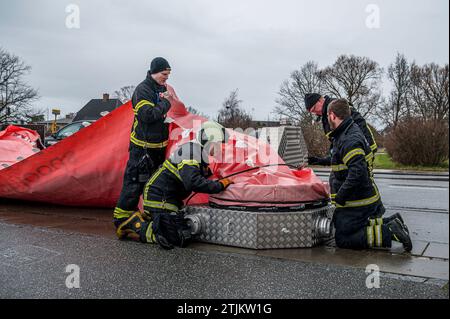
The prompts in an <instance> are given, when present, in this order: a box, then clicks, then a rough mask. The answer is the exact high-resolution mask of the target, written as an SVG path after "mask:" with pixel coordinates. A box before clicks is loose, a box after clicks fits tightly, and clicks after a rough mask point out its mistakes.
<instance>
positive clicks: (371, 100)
mask: <svg viewBox="0 0 450 319" xmlns="http://www.w3.org/2000/svg"><path fill="white" fill-rule="evenodd" d="M382 74H383V69H382V68H381V67H380V66H379V65H378V63H377V62H375V61H372V60H371V59H369V58H367V57H359V56H355V55H341V56H339V57H338V58H337V59H336V61H335V62H334V64H333V65H332V66H329V67H327V68H325V69H324V70H322V71H321V72H320V79H321V80H322V81H323V85H324V93H327V94H330V95H332V96H334V97H337V98H345V99H347V100H348V101H349V102H350V103H352V104H353V106H354V107H355V108H356V110H357V111H358V112H360V113H361V115H362V116H363V117H365V118H366V117H370V116H374V115H375V113H376V109H377V108H378V106H379V102H380V99H381V89H380V81H381V75H382Z"/></svg>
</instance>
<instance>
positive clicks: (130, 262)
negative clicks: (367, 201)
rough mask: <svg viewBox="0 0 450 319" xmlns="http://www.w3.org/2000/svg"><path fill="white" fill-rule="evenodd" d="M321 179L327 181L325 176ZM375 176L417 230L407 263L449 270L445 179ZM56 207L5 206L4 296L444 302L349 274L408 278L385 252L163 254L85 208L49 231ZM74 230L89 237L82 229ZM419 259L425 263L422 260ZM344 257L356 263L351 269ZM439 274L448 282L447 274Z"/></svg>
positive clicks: (444, 292) (433, 293) (400, 283)
mask: <svg viewBox="0 0 450 319" xmlns="http://www.w3.org/2000/svg"><path fill="white" fill-rule="evenodd" d="M320 175H322V178H324V179H326V174H320ZM381 177H382V178H378V177H377V184H378V186H379V188H380V192H381V194H382V196H383V201H384V203H385V205H386V207H387V208H388V214H390V213H391V212H394V211H400V212H402V214H403V216H404V217H405V220H406V222H407V223H408V225H410V229H413V237H414V238H413V240H419V241H420V242H417V243H419V244H420V243H423V247H422V248H420V247H419V245H416V247H417V248H418V250H420V251H422V250H423V252H422V253H420V252H418V253H417V255H418V257H414V258H412V259H411V261H412V262H413V264H414V263H416V265H417V263H418V262H420V263H424V266H425V267H427V266H426V265H425V264H426V263H429V265H430V267H431V266H432V263H440V264H439V265H441V264H442V265H441V266H439V267H440V268H439V269H441V268H442V266H445V267H446V268H447V269H448V237H449V236H448V233H449V232H448V225H449V223H448V218H449V217H448V216H449V215H448V181H439V180H424V179H419V180H417V178H415V177H414V176H412V177H411V179H406V178H401V179H398V176H392V177H391V178H389V176H387V175H383V176H381ZM5 207H8V206H5ZM0 208H1V205H0ZM24 210H28V214H32V215H33V216H35V217H39V216H42V218H41V219H39V220H38V219H37V220H35V223H34V224H33V225H28V224H27V223H26V221H24V220H23V218H22V219H21V217H20V215H21V214H19V213H20V212H21V211H24ZM59 210H61V209H60V208H52V207H45V206H43V207H42V208H39V207H37V208H27V207H26V205H23V206H21V205H19V206H9V208H6V209H4V211H9V213H8V214H9V217H8V216H7V215H3V218H4V219H3V220H2V218H0V234H1V236H0V298H172V299H173V298H227V299H229V298H231V299H241V298H368V299H372V298H388V299H390V298H447V299H448V288H447V289H443V288H442V286H443V283H445V281H443V280H442V279H441V280H432V279H431V280H425V281H424V279H423V278H419V277H403V276H392V275H388V274H382V276H381V278H380V288H379V289H368V288H367V287H366V279H367V274H366V273H365V271H364V270H365V269H364V267H359V268H356V267H352V263H356V261H355V258H356V259H358V256H360V258H363V259H364V258H367V257H369V259H370V260H376V261H377V262H380V263H381V259H379V258H381V257H382V259H383V260H384V263H385V264H386V265H392V266H395V265H396V264H399V261H401V262H400V266H401V267H403V268H404V269H405V270H406V271H405V273H412V274H414V273H415V271H416V270H414V269H415V268H414V267H412V266H411V265H412V264H411V265H410V264H409V259H408V258H407V257H403V256H400V255H397V256H395V260H396V261H395V262H394V259H392V257H389V255H388V254H382V253H381V252H380V253H379V254H378V253H377V254H373V255H372V254H367V253H365V252H362V253H359V252H353V253H352V251H348V250H340V251H336V252H329V251H328V250H324V249H322V248H321V247H318V248H316V249H303V250H302V249H300V250H280V251H275V252H272V253H271V252H270V251H268V252H267V253H265V252H264V251H263V252H261V253H262V254H263V255H259V254H253V253H248V252H244V253H242V254H240V253H234V252H233V250H229V251H226V250H221V249H219V247H221V246H214V245H209V246H207V247H206V248H204V249H201V248H200V249H199V248H195V246H194V248H191V249H176V250H173V251H170V252H167V251H163V250H161V249H159V248H158V247H154V246H151V245H142V244H138V243H133V242H121V241H117V240H116V239H114V236H113V235H112V234H111V233H112V232H111V224H110V219H109V218H110V217H109V211H107V210H106V211H98V212H96V213H95V214H94V212H89V211H88V212H87V213H88V215H89V216H93V217H92V218H93V219H92V218H84V217H83V218H81V217H76V215H77V209H74V208H71V209H65V210H62V212H64V214H66V216H67V217H70V218H72V217H74V218H75V219H73V220H74V221H76V223H78V225H74V227H73V228H71V227H70V226H67V225H66V226H64V229H58V228H48V227H47V226H50V225H47V224H48V221H49V219H48V218H49V217H50V215H45V214H52V216H53V214H56V216H57V217H55V218H53V217H52V221H51V223H52V225H51V226H56V225H59V224H61V223H62V222H63V220H67V219H66V217H63V216H64V215H62V216H61V215H60V214H61V212H60V211H59ZM0 211H1V209H0ZM105 213H107V216H106V215H105ZM42 214H44V215H42ZM104 215H105V216H104ZM14 216H17V217H14ZM0 217H2V216H1V214H0ZM25 219H26V218H25ZM80 223H81V224H83V225H85V226H83V227H84V228H85V229H86V230H89V233H90V234H91V235H87V234H83V233H80V232H79V231H78V229H79V227H80V226H79V225H80ZM100 223H101V227H100V228H99V225H100ZM51 226H50V227H51ZM44 227H45V228H44ZM100 233H102V234H101V235H100ZM95 234H99V235H95ZM290 252H292V253H293V254H295V253H298V254H300V255H302V256H301V258H299V259H297V260H294V259H292V256H287V257H286V256H282V255H283V254H287V255H290ZM278 253H280V254H281V255H280V256H278ZM264 254H266V255H265V256H264ZM421 254H423V255H424V256H431V259H429V257H426V258H423V257H420V255H421ZM349 256H351V258H353V259H354V261H352V262H348V260H351V258H349ZM433 256H435V257H437V259H435V258H434V257H433ZM273 257H276V258H273ZM414 260H416V262H414ZM70 264H75V265H77V266H79V267H80V288H72V289H69V288H67V287H66V279H67V276H68V275H69V273H66V271H65V270H66V267H67V266H68V265H70ZM403 264H404V265H405V266H402V265H403ZM384 267H385V266H383V268H384ZM410 268H411V269H412V270H410ZM394 270H395V269H394ZM441 270H442V269H441ZM394 272H395V271H394ZM400 273H401V272H400ZM424 273H427V272H426V271H425V272H424ZM443 277H444V278H447V280H446V281H448V270H447V273H446V275H445V274H444V276H443ZM436 278H442V277H441V276H438V277H436Z"/></svg>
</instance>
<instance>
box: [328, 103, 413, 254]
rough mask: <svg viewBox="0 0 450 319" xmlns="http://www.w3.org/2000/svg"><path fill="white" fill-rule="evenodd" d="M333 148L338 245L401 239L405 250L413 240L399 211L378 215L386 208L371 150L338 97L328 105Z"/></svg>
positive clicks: (367, 244)
mask: <svg viewBox="0 0 450 319" xmlns="http://www.w3.org/2000/svg"><path fill="white" fill-rule="evenodd" d="M328 122H329V123H330V126H331V129H333V130H332V131H331V132H330V134H329V136H330V138H331V141H332V151H331V169H332V172H331V175H330V187H331V200H332V202H333V204H335V206H336V210H335V214H334V217H333V222H334V225H335V228H336V235H335V238H336V245H337V246H338V247H341V248H353V249H364V248H372V247H388V248H390V247H391V241H392V240H395V241H398V242H401V243H402V244H403V247H404V249H405V250H406V251H411V249H412V243H411V239H410V237H409V233H408V229H407V227H406V225H405V224H404V222H403V219H402V218H401V216H400V214H395V215H393V216H391V217H388V218H384V219H382V218H376V217H378V216H380V215H381V214H382V211H384V208H383V205H382V203H381V197H380V193H379V191H378V188H377V186H376V185H375V181H374V178H373V174H372V172H371V170H369V167H368V161H370V160H371V159H372V158H373V153H372V150H371V148H370V146H369V143H368V142H367V140H366V138H365V137H364V135H363V134H362V132H361V130H360V128H359V127H358V125H356V124H355V122H354V121H353V119H352V117H351V111H350V106H349V104H348V102H347V101H346V100H343V99H340V100H335V101H333V102H331V103H330V105H329V106H328Z"/></svg>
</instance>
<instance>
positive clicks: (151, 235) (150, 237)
mask: <svg viewBox="0 0 450 319" xmlns="http://www.w3.org/2000/svg"><path fill="white" fill-rule="evenodd" d="M145 238H146V239H147V243H149V244H154V243H156V238H155V234H154V233H153V222H150V223H149V224H148V227H147V231H146V232H145Z"/></svg>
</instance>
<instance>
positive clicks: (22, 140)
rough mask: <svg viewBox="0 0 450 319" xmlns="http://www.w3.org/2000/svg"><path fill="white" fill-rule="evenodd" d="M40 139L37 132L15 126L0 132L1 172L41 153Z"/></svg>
mask: <svg viewBox="0 0 450 319" xmlns="http://www.w3.org/2000/svg"><path fill="white" fill-rule="evenodd" d="M39 138H40V136H39V134H38V133H37V132H36V131H33V130H29V129H26V128H23V127H18V126H14V125H9V126H8V127H7V128H6V129H5V130H4V131H0V170H2V169H4V168H6V167H9V166H11V165H14V164H15V163H17V162H20V161H22V160H24V159H25V158H27V157H30V156H31V155H34V154H35V153H36V152H39V148H38V147H37V142H38V140H39Z"/></svg>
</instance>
